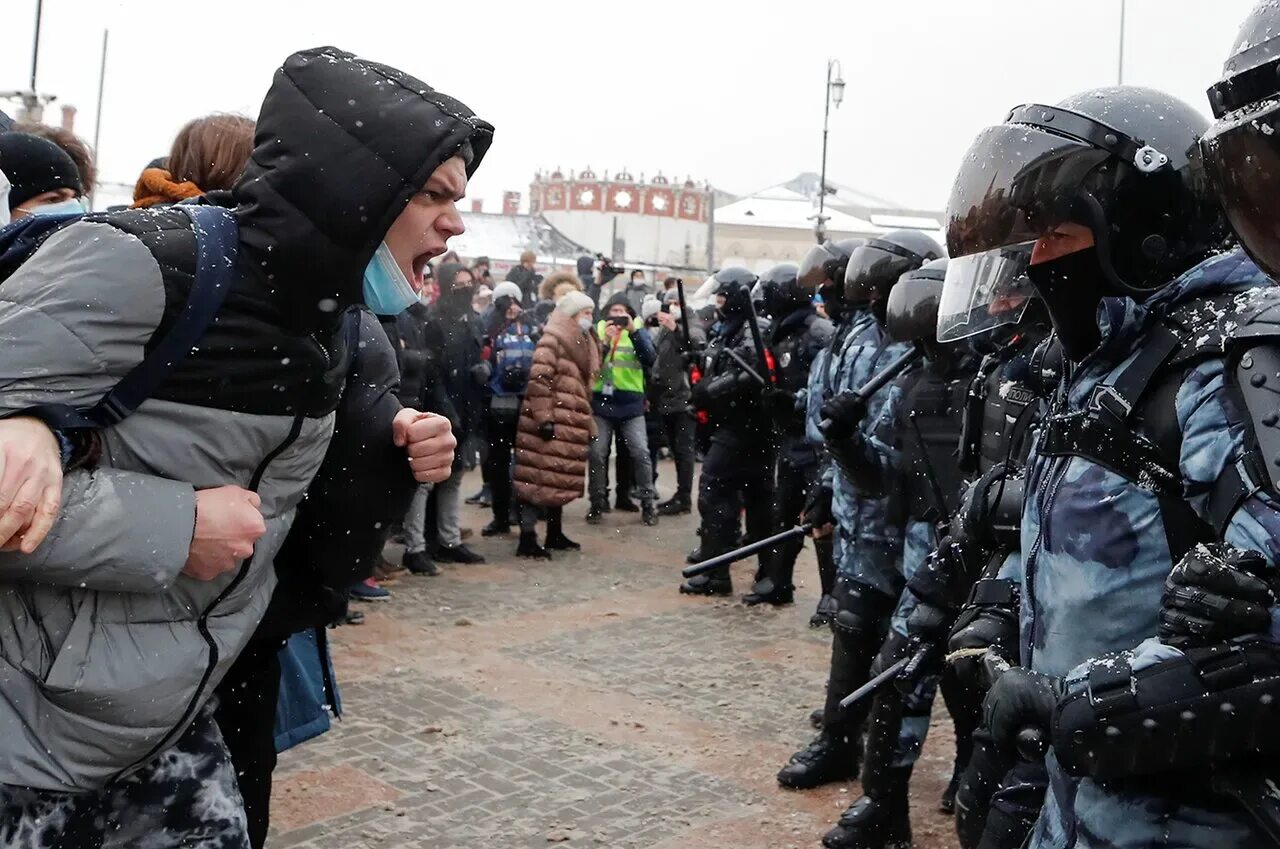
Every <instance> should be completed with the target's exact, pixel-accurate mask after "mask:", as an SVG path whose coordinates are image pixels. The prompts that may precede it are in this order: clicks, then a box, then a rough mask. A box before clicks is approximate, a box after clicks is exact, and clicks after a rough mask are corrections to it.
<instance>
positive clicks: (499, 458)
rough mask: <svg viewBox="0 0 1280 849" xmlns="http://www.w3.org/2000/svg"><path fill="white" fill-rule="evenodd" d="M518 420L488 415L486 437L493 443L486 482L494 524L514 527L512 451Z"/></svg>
mask: <svg viewBox="0 0 1280 849" xmlns="http://www.w3.org/2000/svg"><path fill="white" fill-rule="evenodd" d="M518 421H519V419H517V418H516V417H514V416H500V415H494V414H493V413H486V414H485V434H486V435H487V437H488V440H489V456H487V457H485V460H484V472H485V481H487V482H488V484H489V492H490V493H491V494H492V496H493V522H494V524H496V525H509V524H510V523H511V451H512V449H513V448H515V444H516V425H517V423H518Z"/></svg>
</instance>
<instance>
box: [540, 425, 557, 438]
mask: <svg viewBox="0 0 1280 849" xmlns="http://www.w3.org/2000/svg"><path fill="white" fill-rule="evenodd" d="M538 436H540V437H542V438H543V439H546V440H551V439H554V438H555V436H556V424H555V422H543V423H542V424H540V425H538Z"/></svg>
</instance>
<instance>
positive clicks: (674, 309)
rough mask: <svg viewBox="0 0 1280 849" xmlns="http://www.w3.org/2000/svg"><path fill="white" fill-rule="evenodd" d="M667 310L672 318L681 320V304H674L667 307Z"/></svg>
mask: <svg viewBox="0 0 1280 849" xmlns="http://www.w3.org/2000/svg"><path fill="white" fill-rule="evenodd" d="M667 312H668V313H669V314H670V316H671V317H672V318H674V319H675V320H676V321H679V320H680V305H679V304H672V305H671V306H669V307H667Z"/></svg>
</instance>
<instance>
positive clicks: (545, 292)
mask: <svg viewBox="0 0 1280 849" xmlns="http://www.w3.org/2000/svg"><path fill="white" fill-rule="evenodd" d="M561 283H572V284H573V287H574V288H575V289H577V290H578V291H579V292H585V291H586V289H585V288H584V287H583V285H582V281H581V280H579V279H578V275H576V274H574V273H573V272H572V271H565V270H560V271H553V272H551V273H550V274H548V275H547V276H546V278H545V279H543V281H542V282H541V283H540V284H538V298H539V299H541V300H543V301H549V300H551V295H552V293H553V292H555V290H556V287H557V286H559V285H560V284H561Z"/></svg>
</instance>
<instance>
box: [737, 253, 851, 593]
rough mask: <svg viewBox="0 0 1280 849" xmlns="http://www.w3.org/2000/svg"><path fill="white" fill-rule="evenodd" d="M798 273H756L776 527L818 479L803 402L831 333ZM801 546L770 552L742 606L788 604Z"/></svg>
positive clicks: (794, 513)
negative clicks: (772, 437)
mask: <svg viewBox="0 0 1280 849" xmlns="http://www.w3.org/2000/svg"><path fill="white" fill-rule="evenodd" d="M798 272H799V269H798V268H797V267H796V266H795V265H793V264H791V263H784V264H782V265H777V266H774V267H773V268H771V269H769V270H768V271H766V272H765V273H764V274H763V275H761V277H760V282H759V283H758V284H756V290H755V291H756V293H758V303H759V308H760V310H761V312H763V313H764V314H765V315H767V316H768V317H769V322H770V330H769V338H768V340H767V345H768V347H769V352H770V353H771V354H772V355H773V362H774V363H775V367H776V374H777V383H776V384H774V385H773V386H771V387H769V388H767V389H766V391H765V394H764V398H765V402H766V404H767V405H768V407H769V410H770V412H771V413H772V415H773V425H774V428H775V429H776V431H777V434H778V439H779V442H780V445H779V450H778V466H777V474H776V480H775V483H774V511H773V512H774V523H775V526H777V527H779V528H782V527H790V526H792V525H793V524H795V523H796V522H797V521H798V520H799V518H800V514H801V513H802V512H803V511H804V505H805V501H806V500H807V499H808V497H809V492H810V490H812V489H813V486H814V484H815V483H816V482H817V479H818V456H819V455H818V449H817V448H816V447H815V446H814V445H813V444H812V443H810V442H809V440H808V438H807V437H806V436H805V416H804V407H803V406H802V404H803V401H804V395H805V391H806V390H807V389H808V385H809V371H810V369H812V367H813V364H814V361H815V360H816V359H817V357H818V355H819V354H820V353H821V352H822V351H823V349H825V348H826V347H827V345H828V344H830V342H831V337H832V335H833V334H834V333H835V328H834V327H833V326H832V324H831V322H830V321H828V320H827V319H825V318H822V317H821V316H819V315H818V313H817V311H816V310H814V308H813V302H812V298H811V296H810V295H809V293H808V292H806V291H805V290H804V289H802V288H801V287H800V283H799V280H798V279H797V275H798ZM803 545H804V542H803V540H802V539H796V540H794V541H791V542H788V543H785V544H783V545H780V546H778V547H777V548H775V549H773V550H772V551H771V552H769V555H768V559H767V560H765V561H764V564H763V565H764V572H763V574H762V575H761V576H760V578H759V579H758V580H757V581H756V582H755V585H754V586H753V587H752V588H751V592H750V593H749V594H748V595H746V596H744V597H743V599H742V600H743V602H744V603H746V604H748V605H755V604H775V605H777V604H790V603H791V602H792V601H793V600H794V594H795V587H794V586H793V585H792V583H791V578H792V575H793V573H794V571H795V565H796V557H797V556H799V554H800V551H801V549H802V548H803Z"/></svg>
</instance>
